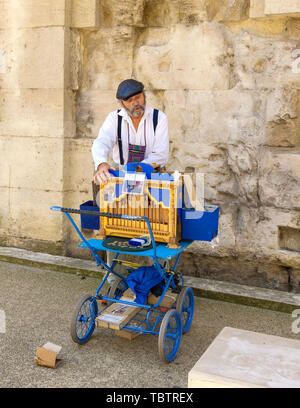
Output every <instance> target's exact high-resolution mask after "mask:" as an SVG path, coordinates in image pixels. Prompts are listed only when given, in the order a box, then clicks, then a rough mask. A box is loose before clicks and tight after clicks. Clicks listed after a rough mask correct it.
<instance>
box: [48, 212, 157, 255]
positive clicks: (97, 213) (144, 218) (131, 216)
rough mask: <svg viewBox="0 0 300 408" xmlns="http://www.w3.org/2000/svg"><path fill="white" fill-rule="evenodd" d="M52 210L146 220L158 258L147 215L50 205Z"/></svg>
mask: <svg viewBox="0 0 300 408" xmlns="http://www.w3.org/2000/svg"><path fill="white" fill-rule="evenodd" d="M50 209H51V210H52V211H61V212H64V213H67V214H68V213H73V214H84V215H95V216H98V217H99V216H100V217H109V218H122V219H125V220H144V221H145V222H146V224H147V227H148V230H149V233H150V237H151V242H152V246H153V249H154V256H155V259H156V244H155V241H154V237H153V233H152V229H151V225H150V222H149V219H148V218H147V217H144V216H143V215H125V214H112V213H106V212H96V211H88V210H76V209H74V208H64V207H59V206H53V207H50Z"/></svg>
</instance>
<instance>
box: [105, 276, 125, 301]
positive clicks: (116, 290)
mask: <svg viewBox="0 0 300 408" xmlns="http://www.w3.org/2000/svg"><path fill="white" fill-rule="evenodd" d="M126 289H128V285H127V283H126V282H125V281H123V280H122V279H120V278H118V279H117V280H116V281H115V282H114V283H113V284H112V286H111V288H110V289H109V292H108V296H109V297H110V298H112V299H120V298H121V297H122V296H123V293H124V292H125V290H126ZM112 303H113V302H108V305H111V304H112Z"/></svg>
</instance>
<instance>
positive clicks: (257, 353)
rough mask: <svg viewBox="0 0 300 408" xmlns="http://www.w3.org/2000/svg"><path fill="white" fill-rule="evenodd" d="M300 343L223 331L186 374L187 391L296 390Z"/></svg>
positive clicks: (244, 331)
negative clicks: (234, 389) (207, 389)
mask: <svg viewBox="0 0 300 408" xmlns="http://www.w3.org/2000/svg"><path fill="white" fill-rule="evenodd" d="M299 364H300V341H299V340H292V339H288V338H283V337H278V336H272V335H267V334H263V333H256V332H252V331H246V330H240V329H235V328H231V327H225V328H224V329H223V330H222V331H221V332H220V333H219V334H218V336H217V337H216V338H215V340H214V341H213V342H212V343H211V345H210V346H209V347H208V349H207V350H206V351H205V353H204V354H203V355H202V356H201V358H200V359H199V360H198V362H197V363H196V364H195V366H194V367H193V368H192V369H191V371H190V372H189V374H188V387H189V388H212V387H213V388H299V387H300V370H299Z"/></svg>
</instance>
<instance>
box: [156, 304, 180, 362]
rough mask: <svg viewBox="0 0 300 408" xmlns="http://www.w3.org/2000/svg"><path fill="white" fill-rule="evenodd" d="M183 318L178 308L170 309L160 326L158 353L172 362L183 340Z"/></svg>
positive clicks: (165, 359)
mask: <svg viewBox="0 0 300 408" xmlns="http://www.w3.org/2000/svg"><path fill="white" fill-rule="evenodd" d="M181 332H182V326H181V319H180V315H179V313H178V311H177V310H175V309H171V310H169V311H168V312H167V313H166V314H165V316H164V318H163V320H162V322H161V326H160V330H159V336H158V353H159V356H160V358H161V359H162V360H163V361H164V362H167V363H170V362H171V361H173V360H174V358H175V357H176V356H177V353H178V349H179V346H180V341H181Z"/></svg>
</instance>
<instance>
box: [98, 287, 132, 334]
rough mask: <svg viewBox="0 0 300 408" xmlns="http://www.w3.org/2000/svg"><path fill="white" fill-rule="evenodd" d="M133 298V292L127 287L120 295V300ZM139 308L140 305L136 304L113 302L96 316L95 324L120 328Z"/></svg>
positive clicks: (130, 300) (115, 328)
mask: <svg viewBox="0 0 300 408" xmlns="http://www.w3.org/2000/svg"><path fill="white" fill-rule="evenodd" d="M134 299H135V294H134V293H133V292H132V291H131V290H130V289H127V290H126V291H125V292H124V294H123V296H122V297H121V300H125V301H129V302H133V301H134ZM139 310H140V307H137V306H130V305H124V304H121V303H113V304H112V305H110V306H109V307H108V308H106V309H105V310H104V311H103V312H102V313H101V314H100V315H99V316H98V317H97V318H96V325H97V326H100V327H108V328H109V329H114V330H120V328H121V327H123V326H124V325H125V324H126V323H128V322H129V320H130V319H132V318H133V316H135V315H136V314H137V313H138V311H139Z"/></svg>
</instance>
